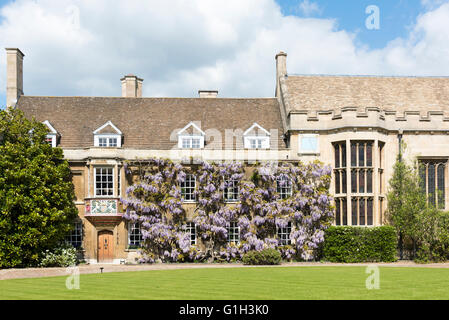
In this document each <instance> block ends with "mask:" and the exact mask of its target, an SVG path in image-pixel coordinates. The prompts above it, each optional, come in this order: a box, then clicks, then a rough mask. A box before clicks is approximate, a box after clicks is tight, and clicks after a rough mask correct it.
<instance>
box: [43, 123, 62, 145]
mask: <svg viewBox="0 0 449 320" xmlns="http://www.w3.org/2000/svg"><path fill="white" fill-rule="evenodd" d="M43 124H45V125H46V126H47V128H48V131H49V132H48V134H47V136H46V137H45V142H46V143H48V144H49V145H50V146H52V147H53V148H55V147H56V145H57V140H58V135H59V134H58V132H57V131H56V130H55V128H53V126H52V125H51V124H50V122H49V121H48V120H45V121H44V122H43Z"/></svg>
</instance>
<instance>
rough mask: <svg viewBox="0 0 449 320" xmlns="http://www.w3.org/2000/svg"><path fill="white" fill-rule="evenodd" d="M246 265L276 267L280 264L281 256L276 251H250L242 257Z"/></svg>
mask: <svg viewBox="0 0 449 320" xmlns="http://www.w3.org/2000/svg"><path fill="white" fill-rule="evenodd" d="M242 261H243V264H246V265H277V264H280V263H281V254H280V253H279V251H277V250H276V249H270V248H268V249H263V250H261V251H256V250H251V251H248V252H247V253H245V254H244V255H243V259H242Z"/></svg>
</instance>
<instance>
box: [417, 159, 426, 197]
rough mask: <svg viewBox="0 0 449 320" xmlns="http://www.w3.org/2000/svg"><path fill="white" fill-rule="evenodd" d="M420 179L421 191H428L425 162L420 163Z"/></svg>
mask: <svg viewBox="0 0 449 320" xmlns="http://www.w3.org/2000/svg"><path fill="white" fill-rule="evenodd" d="M419 179H420V181H419V183H420V186H421V191H422V192H423V193H426V165H425V164H424V163H420V164H419Z"/></svg>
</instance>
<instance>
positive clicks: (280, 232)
mask: <svg viewBox="0 0 449 320" xmlns="http://www.w3.org/2000/svg"><path fill="white" fill-rule="evenodd" d="M276 229H277V236H278V240H279V245H281V246H285V245H289V244H291V243H292V240H291V239H290V234H291V233H292V223H291V222H289V223H288V224H287V226H286V227H285V228H278V227H276Z"/></svg>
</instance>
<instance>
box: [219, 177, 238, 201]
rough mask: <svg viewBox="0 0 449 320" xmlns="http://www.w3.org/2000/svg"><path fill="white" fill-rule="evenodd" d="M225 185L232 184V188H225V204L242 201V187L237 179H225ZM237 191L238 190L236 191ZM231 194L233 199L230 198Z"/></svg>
mask: <svg viewBox="0 0 449 320" xmlns="http://www.w3.org/2000/svg"><path fill="white" fill-rule="evenodd" d="M223 180H224V183H226V184H227V183H230V182H232V187H225V188H224V189H223V199H224V201H225V202H228V203H235V202H239V201H240V194H239V193H240V186H239V182H240V181H239V180H235V179H228V180H226V179H223ZM236 189H237V190H236ZM229 194H231V195H232V196H233V197H229Z"/></svg>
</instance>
